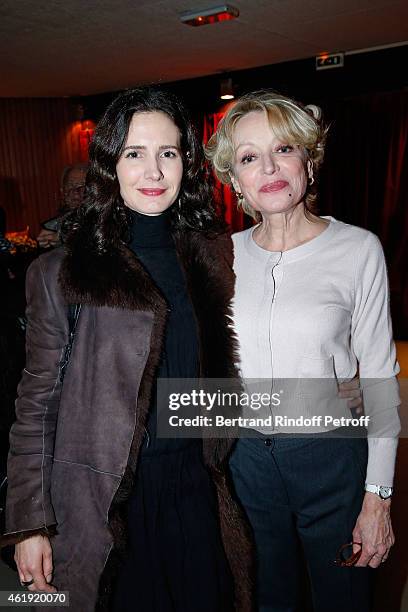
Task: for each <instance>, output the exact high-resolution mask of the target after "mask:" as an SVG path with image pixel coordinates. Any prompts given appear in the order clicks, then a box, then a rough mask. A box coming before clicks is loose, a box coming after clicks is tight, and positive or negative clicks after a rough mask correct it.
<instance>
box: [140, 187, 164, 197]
mask: <svg viewBox="0 0 408 612" xmlns="http://www.w3.org/2000/svg"><path fill="white" fill-rule="evenodd" d="M138 191H140V193H143V195H146V196H161V195H162V193H164V192H165V191H166V190H165V189H158V188H157V187H156V188H153V187H152V188H148V187H146V188H145V189H138Z"/></svg>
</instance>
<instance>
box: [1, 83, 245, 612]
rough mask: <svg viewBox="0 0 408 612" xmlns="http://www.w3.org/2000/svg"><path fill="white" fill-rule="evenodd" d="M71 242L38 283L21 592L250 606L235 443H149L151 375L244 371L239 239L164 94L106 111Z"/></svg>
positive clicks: (151, 607) (12, 480)
mask: <svg viewBox="0 0 408 612" xmlns="http://www.w3.org/2000/svg"><path fill="white" fill-rule="evenodd" d="M63 230H64V234H65V245H64V249H56V250H55V251H54V252H51V253H48V254H46V255H43V256H41V257H40V258H39V259H38V260H36V261H35V262H34V264H33V265H32V266H31V269H30V270H29V273H28V279H27V289H28V311H27V316H28V330H27V363H26V368H25V370H24V374H23V378H22V381H21V383H20V386H19V398H18V400H17V420H16V422H15V424H14V425H13V427H12V430H11V436H10V441H11V445H10V456H9V463H8V474H9V491H8V499H7V517H6V526H7V532H8V533H7V534H6V536H5V538H4V542H5V543H7V542H16V562H17V566H18V571H19V575H20V580H21V581H22V583H23V585H24V586H27V587H28V588H29V589H30V590H42V591H48V592H54V591H55V590H56V589H58V590H68V591H69V594H70V606H71V609H72V610H74V611H75V612H92V611H93V610H95V609H97V610H115V611H116V612H126V611H127V610H129V611H133V610H135V609H137V610H141V611H143V612H183V611H184V612H191V611H192V610H194V611H196V612H197V611H201V612H216V611H218V612H226V611H229V610H232V609H236V610H242V611H247V610H249V609H250V589H249V586H248V585H249V582H248V575H249V569H248V560H249V556H248V550H249V548H248V545H247V540H246V537H245V527H244V525H243V522H241V519H240V511H239V509H238V506H236V505H235V504H234V502H233V501H232V499H231V498H230V495H229V492H228V487H227V485H226V478H225V463H226V456H227V453H228V450H229V447H230V444H231V443H230V442H228V441H221V440H219V441H217V440H216V441H212V440H207V441H205V442H203V443H202V442H201V440H191V439H163V438H159V437H158V436H157V435H156V416H157V410H158V408H157V397H156V391H155V387H156V385H155V383H156V378H157V377H162V378H179V377H180V378H183V377H184V378H185V377H187V378H189V377H190V378H192V377H195V376H198V375H199V374H201V375H202V376H206V377H231V376H235V375H236V370H235V365H234V362H233V359H232V355H233V354H234V350H235V349H234V339H233V336H232V333H231V331H230V329H229V327H228V323H229V311H230V300H231V297H232V290H233V272H232V269H231V264H232V249H231V247H232V244H231V241H230V239H229V238H225V236H224V235H223V231H224V230H223V227H222V225H220V223H219V221H218V220H217V218H216V215H215V212H214V210H213V206H212V194H211V192H210V190H209V188H208V185H207V183H206V181H205V175H204V165H203V152H202V147H201V144H200V143H199V141H198V140H197V137H196V136H195V132H194V129H193V126H192V124H191V122H190V120H189V119H188V115H187V112H186V109H185V108H184V107H183V106H182V105H181V103H180V102H179V101H178V100H177V99H176V98H174V97H173V96H172V95H171V94H170V93H168V92H165V91H162V90H158V89H154V88H146V89H136V90H132V91H127V92H125V93H123V94H121V95H119V96H118V97H117V98H116V99H115V100H114V101H113V102H112V104H111V105H110V106H109V108H108V109H107V110H106V112H105V113H104V115H103V117H102V119H101V121H100V123H99V125H98V127H97V129H96V131H95V136H94V139H93V142H92V145H91V150H90V170H89V173H88V176H87V186H86V196H85V200H84V202H83V204H82V205H81V206H80V207H79V208H78V209H77V211H75V212H73V213H72V215H71V217H70V218H68V219H67V220H66V222H65V225H64V227H63ZM204 303H205V308H203V307H202V305H203V304H204ZM77 304H78V305H80V307H81V310H80V314H79V318H78V320H77V324H76V329H75V332H74V334H75V335H74V342H73V345H72V354H71V358H70V360H69V363H68V366H67V367H66V374H65V377H64V380H63V384H61V357H62V355H63V353H64V347H66V346H67V344H68V331H69V325H68V305H77ZM64 363H66V362H64ZM204 457H205V460H204ZM215 489H216V490H217V494H218V495H216V493H215ZM217 497H218V501H219V503H220V512H218V503H217ZM53 609H55V610H57V609H59V607H58V604H56V605H55V607H54V608H53Z"/></svg>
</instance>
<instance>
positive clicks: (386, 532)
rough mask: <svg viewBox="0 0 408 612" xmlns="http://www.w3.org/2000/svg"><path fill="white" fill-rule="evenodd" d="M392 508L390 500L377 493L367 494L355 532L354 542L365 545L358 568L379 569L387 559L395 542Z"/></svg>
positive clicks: (357, 564)
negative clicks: (381, 497)
mask: <svg viewBox="0 0 408 612" xmlns="http://www.w3.org/2000/svg"><path fill="white" fill-rule="evenodd" d="M390 506H391V500H390V499H380V497H378V495H376V494H375V493H369V492H367V493H366V494H365V496H364V501H363V506H362V508H361V512H360V514H359V516H358V519H357V522H356V526H355V527H354V531H353V542H361V544H362V545H363V547H362V551H361V557H360V559H359V560H358V563H356V567H365V566H367V565H368V566H369V567H378V566H379V565H380V563H382V562H383V561H385V560H386V559H387V557H388V555H389V552H390V548H391V546H392V545H393V544H394V542H395V537H394V532H393V530H392V525H391V516H390ZM356 550H357V547H356ZM353 552H355V551H353Z"/></svg>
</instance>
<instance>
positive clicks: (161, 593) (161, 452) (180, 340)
mask: <svg viewBox="0 0 408 612" xmlns="http://www.w3.org/2000/svg"><path fill="white" fill-rule="evenodd" d="M129 247H130V248H131V249H132V250H133V251H134V252H135V253H136V255H137V257H138V259H139V260H140V261H141V263H142V264H143V266H144V267H145V269H146V270H147V272H148V273H149V274H150V276H151V277H152V279H153V281H154V282H155V284H156V285H157V286H158V287H159V289H160V290H161V292H162V294H163V295H164V297H165V299H166V301H167V303H168V307H169V317H168V322H167V327H166V336H165V345H164V350H163V354H162V359H161V363H160V366H159V371H158V377H162V378H194V377H196V376H197V373H198V337H197V328H196V323H195V318H194V313H193V309H192V305H191V303H190V300H189V297H188V294H187V291H186V285H185V279H184V275H183V272H182V270H181V268H180V264H179V262H178V259H177V255H176V250H175V246H174V243H173V239H172V236H171V232H170V224H169V214H168V212H167V213H163V214H162V215H159V216H156V217H150V216H146V215H141V214H139V213H137V212H134V211H132V231H131V242H130V244H129ZM156 420H157V403H156V394H155V392H154V393H153V397H152V400H151V410H150V415H149V419H148V422H147V427H146V429H147V433H146V436H145V439H144V442H143V445H142V448H141V451H140V457H139V463H138V468H137V473H136V479H135V486H134V490H133V494H132V496H131V499H130V504H129V515H128V529H129V550H128V554H127V560H126V563H125V565H124V567H123V568H122V570H121V573H120V576H119V579H118V582H117V587H116V591H115V598H114V608H113V609H114V611H115V612H193V611H194V612H230V611H231V610H233V603H232V601H233V589H232V577H231V573H230V569H229V567H228V564H227V561H226V557H225V553H224V550H223V547H222V542H221V536H220V531H219V524H218V514H217V504H216V497H215V491H214V489H213V484H212V482H211V479H210V477H209V474H208V472H207V470H206V468H205V466H204V464H203V460H202V443H201V440H197V439H196V440H190V439H177V438H176V439H165V438H158V437H157V436H156Z"/></svg>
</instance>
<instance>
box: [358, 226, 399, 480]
mask: <svg viewBox="0 0 408 612" xmlns="http://www.w3.org/2000/svg"><path fill="white" fill-rule="evenodd" d="M354 292H355V302H354V312H353V315H352V330H351V343H352V349H353V351H354V354H355V356H356V358H357V360H358V363H359V374H360V380H361V383H360V384H361V388H362V391H363V400H364V409H365V412H366V414H367V416H369V417H370V421H369V426H368V436H369V439H368V449H369V456H368V466H367V476H366V481H367V482H368V483H372V484H381V485H387V486H391V485H392V481H393V476H394V467H395V457H396V451H397V445H398V434H399V431H400V420H399V414H398V406H399V404H400V398H399V387H398V382H397V379H396V375H397V374H398V372H399V366H398V363H397V361H396V350H395V344H394V341H393V337H392V325H391V316H390V308H389V287H388V277H387V269H386V264H385V258H384V253H383V250H382V247H381V243H380V241H379V239H378V238H377V237H376V236H375V235H374V234H371V233H368V234H367V236H366V237H365V239H364V241H363V243H362V245H361V247H360V252H359V256H358V260H357V265H356V273H355V284H354Z"/></svg>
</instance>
